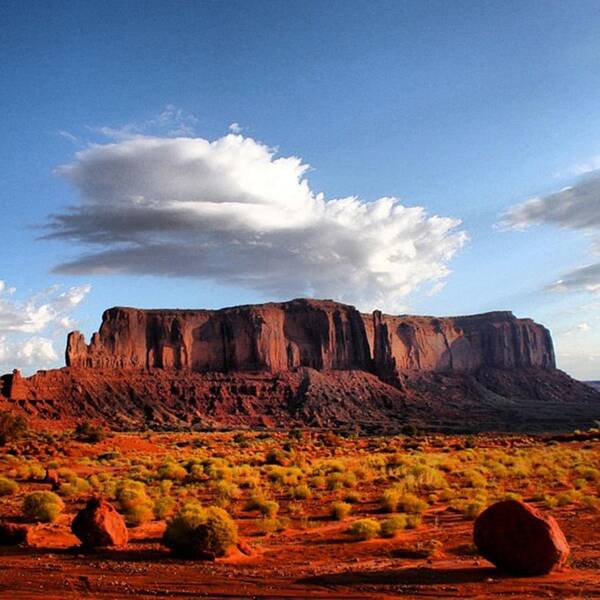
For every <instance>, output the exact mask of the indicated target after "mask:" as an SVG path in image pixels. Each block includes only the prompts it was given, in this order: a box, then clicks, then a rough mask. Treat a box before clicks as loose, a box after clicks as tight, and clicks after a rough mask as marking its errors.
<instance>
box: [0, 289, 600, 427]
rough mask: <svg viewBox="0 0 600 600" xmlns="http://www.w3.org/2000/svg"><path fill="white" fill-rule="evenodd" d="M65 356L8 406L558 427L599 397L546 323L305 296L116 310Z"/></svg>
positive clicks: (65, 413) (113, 419) (195, 422)
mask: <svg viewBox="0 0 600 600" xmlns="http://www.w3.org/2000/svg"><path fill="white" fill-rule="evenodd" d="M66 364H67V367H66V368H64V369H56V370H52V371H42V372H38V373H37V374H36V375H33V376H32V377H30V378H28V379H25V378H22V377H20V375H19V374H18V373H15V374H13V375H5V376H4V377H3V378H2V379H3V387H2V390H3V392H2V393H3V395H4V397H5V398H6V401H12V402H15V401H16V402H18V403H19V405H20V406H21V407H22V409H23V410H25V411H29V412H31V413H32V414H35V415H38V416H40V417H44V418H55V419H64V418H71V419H78V418H80V417H82V416H84V415H85V416H87V417H93V418H97V419H99V420H102V421H104V422H106V423H107V424H109V425H111V426H113V427H114V426H117V427H120V428H135V427H139V426H141V425H143V426H152V427H182V426H183V427H195V428H213V427H257V426H264V427H288V426H315V427H332V426H335V427H348V428H357V429H362V430H365V429H366V430H393V429H395V428H396V429H397V428H398V427H400V426H401V425H402V424H405V423H406V422H407V421H408V422H414V423H415V424H417V425H419V426H423V427H434V428H438V429H451V430H455V429H473V430H480V429H490V428H491V429H515V428H516V429H537V428H540V427H541V428H548V429H553V430H560V429H563V428H569V427H571V426H572V425H573V424H578V425H582V423H586V424H588V422H589V424H591V423H592V422H593V418H597V417H598V407H599V406H600V404H599V398H600V393H598V392H597V391H595V390H594V389H592V388H591V387H589V386H586V385H584V384H582V383H579V382H577V381H574V380H573V379H571V378H570V377H568V376H567V375H566V374H565V373H563V372H561V371H558V370H557V369H556V366H555V358H554V350H553V345H552V338H551V336H550V332H549V331H548V330H547V329H546V328H545V327H543V326H542V325H539V324H537V323H535V322H533V321H532V320H531V319H519V318H516V317H515V316H514V315H513V314H512V313H511V312H507V311H498V312H490V313H485V314H480V315H472V316H461V317H445V318H437V317H424V316H410V315H400V316H392V315H386V314H383V313H381V312H380V311H374V312H373V313H370V314H365V313H360V312H359V311H358V310H357V309H356V308H354V307H353V306H349V305H346V304H341V303H338V302H334V301H332V300H311V299H296V300H291V301H289V302H281V303H267V304H260V305H247V306H237V307H232V308H224V309H221V310H143V309H136V308H124V307H115V308H111V309H108V310H106V311H105V312H104V314H103V316H102V324H101V327H100V329H99V331H98V332H97V333H95V334H94V335H93V336H92V339H91V341H90V343H89V344H87V343H86V341H85V339H84V337H83V335H82V334H81V333H79V332H72V333H70V334H69V336H68V339H67V347H66ZM565 407H567V408H566V409H565Z"/></svg>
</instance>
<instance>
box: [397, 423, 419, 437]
mask: <svg viewBox="0 0 600 600" xmlns="http://www.w3.org/2000/svg"><path fill="white" fill-rule="evenodd" d="M400 432H401V433H402V435H405V436H406V437H414V436H415V435H419V429H418V427H417V426H416V425H414V424H412V423H406V424H405V425H402V428H401V429H400Z"/></svg>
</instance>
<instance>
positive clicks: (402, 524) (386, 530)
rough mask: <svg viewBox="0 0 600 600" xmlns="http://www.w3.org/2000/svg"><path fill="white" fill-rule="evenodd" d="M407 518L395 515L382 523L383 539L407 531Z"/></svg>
mask: <svg viewBox="0 0 600 600" xmlns="http://www.w3.org/2000/svg"><path fill="white" fill-rule="evenodd" d="M406 524H407V516H406V515H395V516H394V517H390V518H389V519H385V520H384V521H382V522H381V537H385V538H391V537H394V536H395V535H396V533H398V532H399V531H402V530H403V529H406Z"/></svg>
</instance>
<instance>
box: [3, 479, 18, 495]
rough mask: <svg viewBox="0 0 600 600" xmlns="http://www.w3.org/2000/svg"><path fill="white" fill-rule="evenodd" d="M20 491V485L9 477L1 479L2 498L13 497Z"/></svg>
mask: <svg viewBox="0 0 600 600" xmlns="http://www.w3.org/2000/svg"><path fill="white" fill-rule="evenodd" d="M18 490H19V484H18V483H17V482H16V481H13V480H12V479H9V478H8V477H0V496H12V495H13V494H16V493H17V492H18Z"/></svg>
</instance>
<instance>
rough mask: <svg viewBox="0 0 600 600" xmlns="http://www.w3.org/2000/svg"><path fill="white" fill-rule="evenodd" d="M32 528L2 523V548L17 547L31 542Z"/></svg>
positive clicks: (0, 542) (0, 538)
mask: <svg viewBox="0 0 600 600" xmlns="http://www.w3.org/2000/svg"><path fill="white" fill-rule="evenodd" d="M29 531H30V528H29V527H28V526H27V525H21V524H19V523H8V522H7V521H2V522H0V546H16V545H17V544H26V543H28V542H29Z"/></svg>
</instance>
